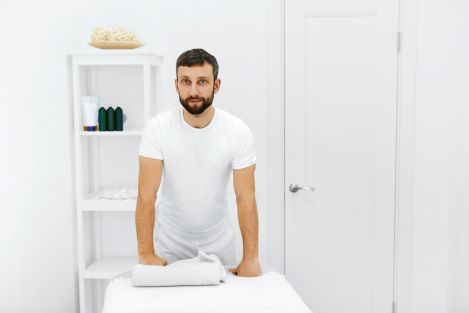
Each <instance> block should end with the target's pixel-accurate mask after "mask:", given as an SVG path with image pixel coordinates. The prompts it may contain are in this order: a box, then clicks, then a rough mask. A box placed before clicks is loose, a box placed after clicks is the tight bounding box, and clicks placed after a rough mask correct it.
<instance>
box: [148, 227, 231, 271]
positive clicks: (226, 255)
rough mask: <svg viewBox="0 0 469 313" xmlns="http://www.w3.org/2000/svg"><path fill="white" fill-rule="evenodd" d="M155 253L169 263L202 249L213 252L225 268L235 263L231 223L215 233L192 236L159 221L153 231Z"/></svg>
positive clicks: (190, 255)
mask: <svg viewBox="0 0 469 313" xmlns="http://www.w3.org/2000/svg"><path fill="white" fill-rule="evenodd" d="M155 250H156V254H157V255H158V256H160V257H163V258H165V259H166V260H167V261H168V262H169V263H173V262H175V261H179V260H184V259H190V258H193V257H196V256H197V255H198V251H199V250H202V251H203V252H205V253H207V254H215V255H216V256H218V258H219V259H220V261H221V262H222V263H223V265H224V266H225V267H226V268H232V267H235V266H236V265H237V260H236V241H235V235H234V231H233V227H232V226H231V224H228V225H227V226H226V227H224V228H223V229H221V230H219V231H217V232H216V233H210V234H208V235H204V236H203V237H202V236H194V235H191V234H182V233H180V232H176V231H171V230H170V229H167V228H166V227H164V226H162V225H161V224H160V223H158V224H157V226H156V231H155Z"/></svg>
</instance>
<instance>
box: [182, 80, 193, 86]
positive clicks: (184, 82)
mask: <svg viewBox="0 0 469 313" xmlns="http://www.w3.org/2000/svg"><path fill="white" fill-rule="evenodd" d="M182 83H183V84H184V85H189V84H190V83H191V82H190V80H188V79H183V80H182Z"/></svg>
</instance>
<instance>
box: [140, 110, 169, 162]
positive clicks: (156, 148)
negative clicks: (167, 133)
mask: <svg viewBox="0 0 469 313" xmlns="http://www.w3.org/2000/svg"><path fill="white" fill-rule="evenodd" d="M162 147H163V145H162V134H161V128H160V125H159V123H158V120H157V119H156V118H154V119H152V120H150V121H149V123H148V125H147V126H146V127H145V130H144V132H143V135H142V140H141V141H140V147H139V153H138V154H139V155H141V156H144V157H148V158H152V159H158V160H163V148H162Z"/></svg>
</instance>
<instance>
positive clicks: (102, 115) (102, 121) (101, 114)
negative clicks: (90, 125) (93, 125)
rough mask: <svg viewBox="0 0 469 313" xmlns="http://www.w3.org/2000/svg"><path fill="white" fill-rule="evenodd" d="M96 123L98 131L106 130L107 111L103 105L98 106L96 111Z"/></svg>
mask: <svg viewBox="0 0 469 313" xmlns="http://www.w3.org/2000/svg"><path fill="white" fill-rule="evenodd" d="M98 125H99V131H100V132H104V131H106V130H107V112H106V109H105V108H104V107H100V108H99V111H98Z"/></svg>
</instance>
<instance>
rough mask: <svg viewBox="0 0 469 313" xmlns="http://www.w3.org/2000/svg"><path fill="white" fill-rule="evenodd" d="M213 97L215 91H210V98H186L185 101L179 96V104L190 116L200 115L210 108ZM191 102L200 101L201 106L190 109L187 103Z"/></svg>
mask: <svg viewBox="0 0 469 313" xmlns="http://www.w3.org/2000/svg"><path fill="white" fill-rule="evenodd" d="M214 95H215V90H214V91H212V96H211V97H210V98H204V97H187V98H185V99H182V98H181V96H179V102H181V104H182V106H183V107H184V108H185V109H186V110H187V112H189V113H190V114H192V115H199V114H202V113H203V112H204V111H205V110H206V109H207V108H208V107H210V106H211V105H212V102H213V97H214ZM191 100H202V105H201V106H197V107H192V106H190V103H189V101H191Z"/></svg>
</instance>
